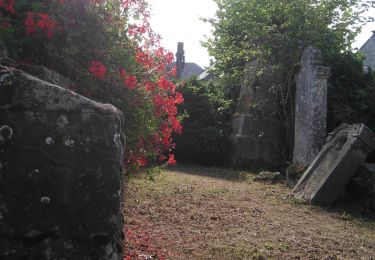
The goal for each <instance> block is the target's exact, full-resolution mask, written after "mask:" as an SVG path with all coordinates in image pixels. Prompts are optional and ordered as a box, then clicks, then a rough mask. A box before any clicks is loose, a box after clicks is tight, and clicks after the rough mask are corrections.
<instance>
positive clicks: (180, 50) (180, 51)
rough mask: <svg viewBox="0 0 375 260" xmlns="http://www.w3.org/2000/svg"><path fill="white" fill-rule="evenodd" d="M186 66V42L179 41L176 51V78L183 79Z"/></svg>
mask: <svg viewBox="0 0 375 260" xmlns="http://www.w3.org/2000/svg"><path fill="white" fill-rule="evenodd" d="M184 66H185V51H184V43H183V42H179V43H177V53H176V67H177V71H176V79H181V73H182V70H183V69H184Z"/></svg>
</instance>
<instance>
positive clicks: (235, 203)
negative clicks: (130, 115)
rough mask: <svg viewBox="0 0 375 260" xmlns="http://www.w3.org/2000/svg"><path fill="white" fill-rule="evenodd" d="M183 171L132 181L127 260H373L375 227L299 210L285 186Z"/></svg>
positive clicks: (336, 214)
mask: <svg viewBox="0 0 375 260" xmlns="http://www.w3.org/2000/svg"><path fill="white" fill-rule="evenodd" d="M252 177H253V176H252V175H250V174H246V173H239V172H234V171H230V170H220V169H209V168H194V167H185V168H184V167H179V168H176V169H175V170H166V171H164V172H163V173H161V174H160V175H157V176H156V180H155V181H154V182H153V181H150V180H148V178H147V177H146V176H137V177H134V178H132V179H131V180H129V182H128V184H127V187H126V192H125V197H124V202H123V203H124V215H125V229H126V236H127V240H126V245H125V246H126V252H125V253H126V255H127V256H128V259H157V258H158V259H165V258H167V259H267V258H272V259H274V258H276V259H373V258H375V221H374V220H373V221H364V220H361V219H356V218H353V217H351V216H350V215H348V214H343V212H339V211H336V212H335V211H332V210H331V211H327V210H324V209H321V208H318V207H313V206H309V205H302V204H298V203H296V202H295V201H293V200H292V199H290V198H289V197H288V193H289V192H290V190H289V189H287V188H286V187H284V186H283V185H269V184H264V183H257V182H254V181H252Z"/></svg>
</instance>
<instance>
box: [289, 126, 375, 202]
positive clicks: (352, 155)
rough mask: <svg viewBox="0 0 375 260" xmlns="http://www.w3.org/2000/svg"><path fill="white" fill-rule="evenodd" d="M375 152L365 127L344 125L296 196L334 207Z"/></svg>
mask: <svg viewBox="0 0 375 260" xmlns="http://www.w3.org/2000/svg"><path fill="white" fill-rule="evenodd" d="M374 149H375V137H374V134H373V133H372V132H371V130H370V129H369V128H367V127H366V126H365V125H364V124H355V125H348V124H341V125H340V126H338V127H337V128H336V129H335V130H334V131H333V132H332V133H330V134H329V135H328V138H327V143H326V144H325V145H324V147H323V149H322V150H321V151H320V152H319V154H318V155H317V156H316V158H315V159H314V161H313V162H312V163H311V165H310V166H309V168H308V169H307V170H306V171H305V173H304V174H303V176H302V177H301V179H300V180H299V182H298V183H297V185H296V186H295V188H294V190H293V192H294V197H295V198H296V199H299V200H303V201H307V202H310V203H312V204H316V205H320V206H329V205H331V204H332V203H333V202H334V201H335V200H336V199H337V198H338V197H339V196H340V195H341V193H343V192H344V190H345V187H346V185H347V184H348V182H349V181H350V179H351V178H352V177H353V175H354V174H355V173H356V171H357V170H358V169H359V167H360V166H361V165H362V163H363V161H364V160H365V159H366V157H367V155H368V154H369V153H370V152H371V151H373V150H374Z"/></svg>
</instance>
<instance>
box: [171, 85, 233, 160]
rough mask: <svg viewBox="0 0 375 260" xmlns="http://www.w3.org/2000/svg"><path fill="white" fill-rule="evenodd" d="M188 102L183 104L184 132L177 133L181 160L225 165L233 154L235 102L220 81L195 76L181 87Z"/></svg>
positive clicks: (181, 106) (177, 154)
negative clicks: (231, 150) (203, 80)
mask: <svg viewBox="0 0 375 260" xmlns="http://www.w3.org/2000/svg"><path fill="white" fill-rule="evenodd" d="M181 91H182V94H183V96H184V103H183V104H181V105H180V106H179V110H180V113H181V114H184V113H185V115H187V117H186V118H185V119H184V121H183V122H184V132H183V133H182V135H179V136H176V157H177V159H178V160H179V161H182V162H190V163H199V164H205V165H223V164H224V163H225V162H226V161H227V160H226V159H227V156H228V155H229V153H230V142H229V136H230V134H231V131H232V129H231V115H232V107H233V103H232V102H231V101H230V100H229V99H228V98H226V96H225V94H224V91H223V89H221V86H220V85H219V84H218V82H217V81H210V82H202V81H199V80H197V79H196V78H192V79H190V80H189V81H187V82H186V84H185V87H184V88H183V89H181Z"/></svg>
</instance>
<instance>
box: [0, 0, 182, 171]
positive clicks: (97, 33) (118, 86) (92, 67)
mask: <svg viewBox="0 0 375 260" xmlns="http://www.w3.org/2000/svg"><path fill="white" fill-rule="evenodd" d="M149 17H150V11H149V9H148V5H147V3H146V2H145V1H144V0H111V1H107V0H35V1H28V0H17V1H11V0H9V1H8V0H7V1H0V40H2V41H4V42H5V44H6V45H7V46H8V47H9V49H10V54H11V58H12V59H14V60H15V61H16V62H17V63H34V64H39V65H44V66H46V67H48V68H50V69H53V70H55V71H57V72H58V73H60V74H62V75H63V76H65V77H68V78H70V79H72V80H73V81H74V82H75V83H76V84H75V86H71V90H73V91H75V92H77V93H79V94H82V95H84V96H87V97H90V98H92V99H94V100H97V101H100V102H105V103H111V104H113V105H115V106H116V107H118V108H119V109H120V110H121V111H122V112H123V114H124V116H125V118H126V122H125V124H124V126H125V128H124V131H125V134H126V138H127V149H126V154H125V158H124V159H125V162H126V165H127V168H128V170H130V171H137V170H138V169H139V168H140V167H142V166H144V165H146V164H147V162H148V161H149V160H160V161H165V160H167V161H168V162H169V163H172V164H173V163H174V162H175V160H174V158H173V147H174V144H173V142H172V139H171V135H172V133H173V132H175V133H180V132H181V131H182V126H181V124H180V122H179V120H178V119H177V108H176V105H177V104H179V103H181V102H182V101H183V98H182V95H181V93H179V92H177V91H176V85H175V84H174V83H173V82H171V78H173V75H174V70H168V69H167V67H168V66H169V65H170V64H171V63H172V62H173V58H174V57H173V54H172V53H167V52H166V51H165V50H164V49H163V48H162V47H161V46H160V44H159V40H160V37H159V35H157V34H155V33H154V32H153V31H152V30H151V28H150V23H149Z"/></svg>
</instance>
